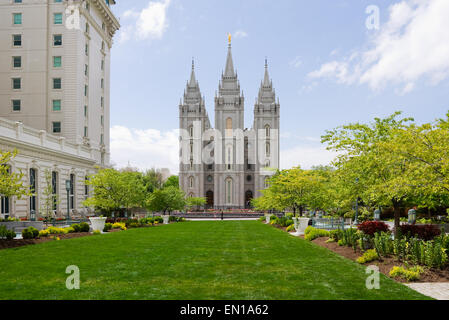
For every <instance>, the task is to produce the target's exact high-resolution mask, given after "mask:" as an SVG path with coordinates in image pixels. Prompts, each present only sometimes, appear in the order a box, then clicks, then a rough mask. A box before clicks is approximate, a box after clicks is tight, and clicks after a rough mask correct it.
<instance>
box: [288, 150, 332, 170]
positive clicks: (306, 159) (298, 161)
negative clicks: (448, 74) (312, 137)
mask: <svg viewBox="0 0 449 320" xmlns="http://www.w3.org/2000/svg"><path fill="white" fill-rule="evenodd" d="M335 157H336V153H335V152H332V151H328V150H326V148H325V147H324V146H296V147H293V148H289V149H284V150H281V166H280V167H281V169H289V168H292V167H296V166H298V165H300V166H301V168H303V169H310V168H312V167H313V166H316V165H328V164H330V163H331V161H332V160H334V158H335Z"/></svg>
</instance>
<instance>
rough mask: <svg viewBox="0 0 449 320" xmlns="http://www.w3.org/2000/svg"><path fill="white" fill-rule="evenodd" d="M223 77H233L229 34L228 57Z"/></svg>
mask: <svg viewBox="0 0 449 320" xmlns="http://www.w3.org/2000/svg"><path fill="white" fill-rule="evenodd" d="M224 76H225V77H235V73H234V62H233V61H232V50H231V37H230V36H229V44H228V57H227V58H226V69H225V74H224Z"/></svg>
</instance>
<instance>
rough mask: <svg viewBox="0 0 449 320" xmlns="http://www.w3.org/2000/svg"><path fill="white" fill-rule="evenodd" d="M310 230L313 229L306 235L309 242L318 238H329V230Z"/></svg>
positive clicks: (305, 237)
mask: <svg viewBox="0 0 449 320" xmlns="http://www.w3.org/2000/svg"><path fill="white" fill-rule="evenodd" d="M308 228H309V227H308ZM310 228H311V229H310V230H309V232H308V233H307V234H305V235H304V239H306V240H308V241H312V240H314V239H316V238H321V237H329V231H327V230H323V229H316V228H313V227H310Z"/></svg>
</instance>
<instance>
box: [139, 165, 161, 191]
mask: <svg viewBox="0 0 449 320" xmlns="http://www.w3.org/2000/svg"><path fill="white" fill-rule="evenodd" d="M142 179H143V181H144V184H145V188H146V189H147V192H148V193H152V192H153V191H154V190H156V189H160V188H162V185H163V177H162V173H161V172H160V171H158V170H157V169H155V168H152V169H150V170H147V171H145V172H144V173H143V174H142Z"/></svg>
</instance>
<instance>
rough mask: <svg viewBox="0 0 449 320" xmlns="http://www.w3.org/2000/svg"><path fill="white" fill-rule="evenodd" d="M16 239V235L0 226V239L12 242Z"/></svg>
mask: <svg viewBox="0 0 449 320" xmlns="http://www.w3.org/2000/svg"><path fill="white" fill-rule="evenodd" d="M15 237H16V233H15V232H14V231H12V230H8V228H6V226H0V239H6V240H12V239H14V238H15Z"/></svg>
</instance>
